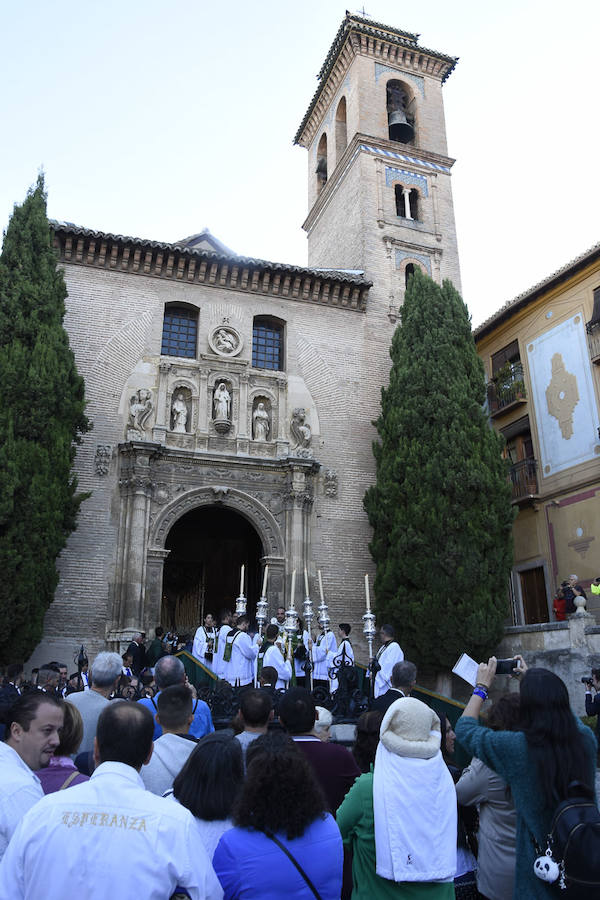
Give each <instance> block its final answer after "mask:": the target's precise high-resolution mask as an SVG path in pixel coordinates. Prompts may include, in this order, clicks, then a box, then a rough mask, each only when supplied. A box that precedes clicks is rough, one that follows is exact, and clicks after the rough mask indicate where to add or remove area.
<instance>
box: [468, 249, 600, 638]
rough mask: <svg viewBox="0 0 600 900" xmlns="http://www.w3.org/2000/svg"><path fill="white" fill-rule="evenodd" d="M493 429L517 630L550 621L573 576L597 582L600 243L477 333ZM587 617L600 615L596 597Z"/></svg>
mask: <svg viewBox="0 0 600 900" xmlns="http://www.w3.org/2000/svg"><path fill="white" fill-rule="evenodd" d="M475 340H476V342H477V349H478V352H479V355H480V356H481V358H482V360H483V362H484V366H485V369H486V374H487V379H488V403H489V411H490V416H491V420H492V423H493V426H494V428H495V429H497V430H498V431H501V432H502V434H503V435H504V437H505V438H506V449H505V453H506V456H507V458H508V459H509V460H510V464H511V468H510V474H511V480H512V490H513V503H514V504H515V507H516V510H517V515H516V519H515V522H514V526H513V534H514V554H515V558H514V568H513V572H512V579H511V600H512V618H513V623H514V624H515V625H530V624H534V623H540V622H548V621H552V620H553V619H554V615H553V611H552V609H553V598H554V597H555V595H556V591H557V589H558V588H559V586H560V584H561V582H562V581H564V580H565V579H567V578H568V577H569V575H572V574H576V575H577V576H578V578H579V581H580V583H581V584H582V585H583V586H584V588H589V585H590V582H591V581H592V580H593V579H595V578H596V577H597V576H598V575H599V574H600V244H598V245H596V246H595V247H592V248H591V249H590V250H588V251H587V252H585V253H582V254H581V256H579V257H578V258H577V259H574V260H573V261H572V262H570V263H568V265H566V266H564V267H563V268H562V269H559V270H558V272H555V273H554V274H552V275H550V276H549V277H548V278H546V279H544V281H542V282H540V284H537V285H536V286H535V287H533V288H531V290H529V291H526V292H525V293H524V294H521V295H520V296H519V297H517V298H516V299H515V300H513V301H511V302H510V303H507V304H506V305H505V306H503V307H502V308H501V309H500V310H499V311H498V312H497V313H495V315H493V316H491V318H489V319H488V320H487V321H486V322H484V323H483V324H482V325H480V326H479V327H478V328H477V329H476V330H475ZM587 593H588V610H589V611H590V612H592V613H593V614H594V615H595V616H596V618H598V617H599V616H600V603H599V602H598V601H599V600H600V597H599V596H598V595H592V594H591V593H590V592H589V590H588V591H587Z"/></svg>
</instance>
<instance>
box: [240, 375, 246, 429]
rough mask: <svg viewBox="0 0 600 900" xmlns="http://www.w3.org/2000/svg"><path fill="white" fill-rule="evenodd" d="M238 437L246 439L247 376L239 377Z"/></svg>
mask: <svg viewBox="0 0 600 900" xmlns="http://www.w3.org/2000/svg"><path fill="white" fill-rule="evenodd" d="M238 437H240V438H247V437H248V375H240V397H239V409H238Z"/></svg>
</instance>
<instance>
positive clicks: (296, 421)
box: [290, 407, 312, 457]
mask: <svg viewBox="0 0 600 900" xmlns="http://www.w3.org/2000/svg"><path fill="white" fill-rule="evenodd" d="M290 431H291V432H292V437H293V438H294V440H295V441H296V443H295V445H294V447H292V450H293V451H294V452H295V454H296V456H305V457H310V456H312V450H311V449H310V442H311V440H312V428H311V427H310V425H309V424H308V422H307V421H306V410H305V409H302V408H301V407H298V408H297V409H295V410H294V411H293V413H292V421H291V423H290Z"/></svg>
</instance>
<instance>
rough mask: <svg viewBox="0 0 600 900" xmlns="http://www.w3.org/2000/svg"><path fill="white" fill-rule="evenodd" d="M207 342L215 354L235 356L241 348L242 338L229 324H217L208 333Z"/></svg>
mask: <svg viewBox="0 0 600 900" xmlns="http://www.w3.org/2000/svg"><path fill="white" fill-rule="evenodd" d="M208 343H209V345H210V348H211V350H213V351H214V352H215V353H216V354H217V356H237V355H238V353H239V352H240V350H241V349H242V338H241V335H240V334H239V332H238V331H237V330H236V329H235V328H233V327H232V326H231V325H225V324H223V325H219V326H218V327H217V328H215V329H213V331H212V333H211V334H210V335H209V338H208Z"/></svg>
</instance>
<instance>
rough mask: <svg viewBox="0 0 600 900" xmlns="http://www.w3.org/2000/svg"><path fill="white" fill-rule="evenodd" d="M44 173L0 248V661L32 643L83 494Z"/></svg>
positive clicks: (72, 370) (81, 419)
mask: <svg viewBox="0 0 600 900" xmlns="http://www.w3.org/2000/svg"><path fill="white" fill-rule="evenodd" d="M66 296H67V289H66V286H65V282H64V278H63V275H62V272H59V271H57V269H56V255H55V253H54V250H53V247H52V232H51V229H50V225H49V223H48V219H47V217H46V194H45V191H44V179H43V176H41V175H40V177H39V178H38V180H37V184H36V186H35V188H32V189H31V190H30V191H29V193H28V195H27V198H26V200H25V202H24V203H23V205H22V206H16V207H15V209H14V213H13V216H12V218H11V221H10V223H9V225H8V228H7V230H6V234H5V237H4V245H3V248H2V253H1V254H0V396H1V397H2V405H1V408H0V571H1V572H2V581H1V586H0V619H1V620H2V623H3V628H2V631H1V633H0V662H2V663H6V662H11V661H20V660H23V659H26V658H27V657H28V656H29V655H30V654H31V652H32V651H33V649H34V647H35V645H36V643H37V642H38V641H39V640H40V637H41V634H42V626H43V619H44V613H45V611H46V609H47V608H48V607H49V606H50V604H51V602H52V599H53V596H54V591H55V588H56V585H57V583H58V574H57V571H56V558H57V556H58V555H59V553H60V552H61V550H62V549H63V547H64V546H65V543H66V540H67V537H68V535H69V534H70V532H71V531H73V529H74V528H75V523H76V517H77V511H78V509H79V505H80V504H81V502H82V500H83V499H84V498H85V495H82V494H78V493H77V481H76V479H75V477H74V476H73V474H72V471H71V465H72V462H73V459H74V456H75V444H76V443H78V441H79V440H80V436H81V435H82V434H84V433H85V432H86V431H88V430H89V428H90V424H89V422H88V420H87V418H86V416H85V411H84V410H85V399H84V384H83V379H82V378H81V377H80V376H79V375H78V374H77V368H76V366H75V359H74V357H73V353H72V351H71V349H70V347H69V339H68V336H67V333H66V331H65V329H64V328H63V324H62V323H63V317H64V314H65V297H66Z"/></svg>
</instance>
